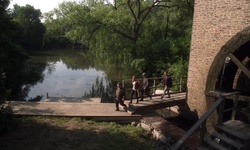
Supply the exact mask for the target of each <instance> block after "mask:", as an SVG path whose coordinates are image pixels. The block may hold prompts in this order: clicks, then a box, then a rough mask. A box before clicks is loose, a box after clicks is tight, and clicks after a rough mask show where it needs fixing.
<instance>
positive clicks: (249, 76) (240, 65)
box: [229, 53, 250, 79]
mask: <svg viewBox="0 0 250 150" xmlns="http://www.w3.org/2000/svg"><path fill="white" fill-rule="evenodd" d="M229 57H230V59H231V60H232V61H233V62H234V63H235V64H236V65H237V66H238V68H240V69H241V70H242V71H243V72H244V73H245V75H246V76H247V77H248V78H249V79H250V71H249V70H248V69H247V67H246V66H245V65H244V64H242V62H241V61H240V60H239V59H238V58H236V57H235V56H234V55H233V54H232V53H230V54H229Z"/></svg>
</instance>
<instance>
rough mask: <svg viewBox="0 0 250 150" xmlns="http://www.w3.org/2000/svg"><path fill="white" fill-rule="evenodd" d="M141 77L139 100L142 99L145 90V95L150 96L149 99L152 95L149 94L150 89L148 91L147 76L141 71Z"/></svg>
mask: <svg viewBox="0 0 250 150" xmlns="http://www.w3.org/2000/svg"><path fill="white" fill-rule="evenodd" d="M142 77H143V80H142V87H141V100H140V101H143V97H144V92H145V95H147V96H148V97H150V99H152V97H151V95H150V91H149V90H150V89H149V85H148V78H147V75H146V73H142Z"/></svg>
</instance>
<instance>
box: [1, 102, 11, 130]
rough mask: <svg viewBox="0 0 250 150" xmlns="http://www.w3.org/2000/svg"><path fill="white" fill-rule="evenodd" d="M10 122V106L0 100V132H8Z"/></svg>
mask: <svg viewBox="0 0 250 150" xmlns="http://www.w3.org/2000/svg"><path fill="white" fill-rule="evenodd" d="M12 122H13V121H12V109H11V107H10V106H9V105H8V104H7V103H6V102H5V101H2V100H0V134H1V133H5V132H8V131H9V130H10V129H11V124H12Z"/></svg>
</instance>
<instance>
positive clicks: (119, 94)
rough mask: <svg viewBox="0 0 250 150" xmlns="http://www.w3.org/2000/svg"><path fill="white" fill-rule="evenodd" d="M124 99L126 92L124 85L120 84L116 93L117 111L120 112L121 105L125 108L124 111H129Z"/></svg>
mask: <svg viewBox="0 0 250 150" xmlns="http://www.w3.org/2000/svg"><path fill="white" fill-rule="evenodd" d="M124 98H125V90H124V88H123V87H122V84H121V83H120V82H118V83H117V89H116V92H115V106H116V110H115V111H119V104H120V105H122V106H123V109H124V110H125V111H126V110H127V106H126V105H125V104H124Z"/></svg>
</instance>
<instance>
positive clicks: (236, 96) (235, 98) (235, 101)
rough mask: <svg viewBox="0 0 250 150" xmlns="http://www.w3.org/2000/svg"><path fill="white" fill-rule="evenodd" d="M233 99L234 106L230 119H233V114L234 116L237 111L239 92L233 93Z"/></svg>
mask: <svg viewBox="0 0 250 150" xmlns="http://www.w3.org/2000/svg"><path fill="white" fill-rule="evenodd" d="M233 101H234V106H233V112H232V118H231V119H232V120H234V119H235V116H236V112H237V110H236V109H237V105H238V101H239V94H235V95H234V99H233Z"/></svg>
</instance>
